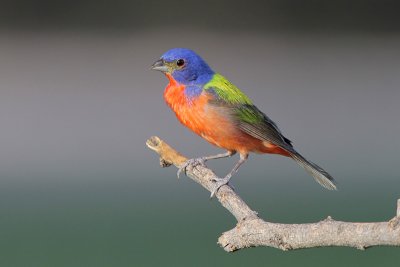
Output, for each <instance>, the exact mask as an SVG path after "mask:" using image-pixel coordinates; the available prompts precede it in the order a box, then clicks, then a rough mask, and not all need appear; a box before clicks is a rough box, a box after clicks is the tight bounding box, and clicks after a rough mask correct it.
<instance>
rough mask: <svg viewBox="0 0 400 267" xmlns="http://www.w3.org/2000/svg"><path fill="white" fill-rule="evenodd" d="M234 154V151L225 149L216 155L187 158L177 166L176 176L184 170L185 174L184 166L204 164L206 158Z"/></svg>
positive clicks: (225, 156) (217, 157)
mask: <svg viewBox="0 0 400 267" xmlns="http://www.w3.org/2000/svg"><path fill="white" fill-rule="evenodd" d="M235 154H236V152H235V151H227V152H225V153H220V154H217V155H212V156H205V157H200V158H194V159H189V160H187V161H186V162H185V163H183V164H182V166H180V167H179V169H178V173H177V175H178V178H179V176H180V175H181V173H182V171H184V172H185V174H186V168H187V167H188V166H189V165H192V166H197V165H204V163H205V162H206V161H207V160H210V159H221V158H227V157H230V156H233V155H235Z"/></svg>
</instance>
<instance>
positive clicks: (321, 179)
mask: <svg viewBox="0 0 400 267" xmlns="http://www.w3.org/2000/svg"><path fill="white" fill-rule="evenodd" d="M289 153H290V155H291V156H292V158H293V159H294V160H295V161H296V162H297V164H299V165H300V166H301V167H302V168H304V169H305V170H306V171H307V172H308V173H309V174H311V176H312V177H314V179H315V181H317V182H318V183H319V184H320V185H322V186H323V187H325V188H326V189H329V190H336V185H335V180H334V179H333V177H332V176H330V175H329V173H327V172H326V171H325V170H324V169H322V168H321V167H319V166H318V165H317V164H315V163H312V162H310V161H308V160H306V159H305V158H304V157H303V156H302V155H300V154H299V153H297V152H296V151H293V152H292V151H290V152H289Z"/></svg>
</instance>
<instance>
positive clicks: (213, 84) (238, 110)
mask: <svg viewBox="0 0 400 267" xmlns="http://www.w3.org/2000/svg"><path fill="white" fill-rule="evenodd" d="M204 90H205V92H207V93H209V94H212V96H213V100H211V101H210V104H212V105H215V106H217V107H220V108H221V109H223V111H224V112H225V113H227V114H228V115H229V117H230V119H232V120H233V122H234V123H235V124H236V125H237V126H238V127H239V128H240V129H241V130H242V131H243V132H245V133H247V134H249V135H251V136H253V137H255V138H258V139H260V140H263V141H268V142H271V143H273V144H275V145H278V146H280V147H282V148H284V149H287V150H291V147H292V145H291V141H290V140H289V139H287V138H286V137H284V136H283V135H282V133H281V131H280V130H279V128H278V126H277V125H276V124H275V123H274V122H273V121H272V120H271V119H270V118H269V117H268V116H267V115H265V114H264V113H263V112H261V111H260V110H259V109H258V108H257V107H256V106H255V105H253V103H252V101H251V100H250V99H249V98H248V97H247V96H246V95H245V94H244V93H243V92H242V91H240V89H239V88H237V87H236V86H235V85H233V84H232V83H230V82H229V81H228V80H227V79H226V78H224V77H223V76H222V75H220V74H215V75H214V77H213V79H211V81H210V82H208V83H207V84H206V85H205V86H204Z"/></svg>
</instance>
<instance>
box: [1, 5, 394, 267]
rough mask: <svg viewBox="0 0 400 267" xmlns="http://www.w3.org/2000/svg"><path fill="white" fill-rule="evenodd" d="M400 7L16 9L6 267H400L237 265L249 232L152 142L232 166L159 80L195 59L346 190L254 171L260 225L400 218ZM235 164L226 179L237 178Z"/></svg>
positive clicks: (265, 261)
mask: <svg viewBox="0 0 400 267" xmlns="http://www.w3.org/2000/svg"><path fill="white" fill-rule="evenodd" d="M395 2H396V1H372V0H371V1H259V2H258V1H244V2H243V3H233V2H231V1H218V2H214V1H202V2H193V3H191V2H188V1H164V2H157V1H122V0H120V1H89V0H86V1H76V2H74V1H43V0H42V1H2V8H1V9H0V15H1V16H0V17H1V19H0V126H1V131H0V132H1V134H0V266H6V267H19V266H41V267H43V266H57V267H63V266H74V267H78V266H85V267H86V266H96V267H99V266H245V265H253V266H293V265H298V266H397V265H398V262H399V261H400V252H399V249H398V248H388V247H384V248H372V249H369V250H366V251H358V250H355V249H351V248H320V249H309V250H301V251H292V252H281V251H279V250H276V249H272V248H253V249H247V250H243V251H239V252H237V253H233V254H227V253H225V252H224V251H223V250H222V249H221V248H219V247H218V245H217V244H216V241H217V238H218V236H219V235H220V234H221V233H222V232H223V231H226V230H229V229H231V228H232V227H234V225H235V222H234V218H233V217H232V216H231V215H230V214H229V213H228V212H227V211H226V210H224V209H223V208H222V207H220V205H219V204H218V203H217V202H216V201H215V200H211V201H210V200H209V199H208V196H209V193H208V192H206V191H205V190H203V189H202V188H201V187H199V186H198V185H197V184H195V183H193V182H192V181H190V180H189V179H187V178H186V177H183V178H182V179H180V180H177V179H176V169H174V168H168V169H161V168H159V166H158V158H157V156H156V155H155V154H154V153H153V152H151V151H149V150H148V149H147V148H146V147H145V141H146V139H147V138H148V137H150V136H152V135H158V136H160V137H162V138H163V139H165V140H166V141H167V142H168V143H170V144H171V145H173V146H174V147H175V148H177V149H178V150H179V151H181V152H182V153H184V154H185V155H187V156H191V157H194V156H201V155H207V154H213V153H216V152H219V150H218V149H216V148H214V147H212V146H211V145H209V144H208V143H206V142H205V141H203V140H202V139H200V138H199V137H197V136H195V135H194V134H192V133H191V132H189V130H187V129H185V128H184V127H183V126H181V125H180V124H179V123H178V121H177V120H176V118H175V117H174V115H173V113H172V112H171V111H170V110H169V109H168V107H167V106H166V105H165V103H164V101H163V98H162V93H163V90H164V87H165V85H166V83H167V80H166V79H165V77H163V76H162V75H161V74H160V73H157V72H152V71H150V70H149V66H150V65H151V64H152V63H153V62H154V61H155V60H156V59H158V58H159V56H160V55H161V54H162V53H163V52H165V51H166V50H168V49H170V48H172V47H190V48H192V49H194V50H196V51H197V52H198V53H199V54H201V55H202V56H203V57H204V58H205V59H206V60H207V61H208V62H209V64H210V65H211V66H212V67H213V68H214V69H215V70H217V71H218V72H221V73H222V74H223V75H225V76H227V77H228V78H229V79H230V80H231V81H232V82H233V83H235V84H236V85H237V86H239V87H240V88H242V89H243V91H245V92H246V93H247V94H248V95H249V96H250V97H251V98H252V99H253V100H254V102H255V103H256V104H257V106H258V107H259V108H260V109H261V110H263V111H264V112H265V113H267V114H268V115H269V116H270V117H271V118H272V119H273V120H274V121H276V122H277V123H278V125H279V126H280V128H281V130H282V131H283V133H284V134H285V135H286V136H287V137H288V138H290V139H291V140H293V142H294V144H295V146H296V148H298V150H299V151H300V152H302V153H303V154H304V155H305V156H306V157H308V158H309V159H311V160H313V161H315V162H317V163H319V164H320V165H322V166H323V167H324V168H325V169H327V170H328V171H329V172H330V173H331V174H332V175H333V176H334V177H335V178H336V179H337V181H338V187H339V191H337V192H330V191H327V190H324V189H323V188H321V187H320V186H319V185H318V184H316V183H315V182H314V181H313V179H312V178H311V177H309V176H308V174H307V173H306V172H304V171H303V170H302V169H301V168H299V167H298V166H297V165H296V164H295V163H294V162H292V161H290V160H288V159H285V158H282V157H278V156H265V155H264V156H260V155H252V156H251V158H250V161H249V162H248V163H246V165H244V166H243V167H242V168H241V170H240V172H239V174H238V175H237V176H235V177H234V179H233V180H232V183H233V184H234V186H235V188H236V190H237V192H238V193H239V194H240V195H241V196H242V197H243V198H244V199H245V200H246V201H247V202H248V204H249V205H250V206H251V207H253V208H254V209H255V210H257V211H259V213H260V215H261V216H262V217H263V218H265V219H267V220H270V221H274V222H285V223H305V222H314V221H318V220H321V219H323V218H325V217H326V216H328V215H331V216H333V218H335V219H338V220H346V221H383V220H388V219H390V218H392V217H393V216H394V212H395V209H396V200H397V198H399V196H400V194H399V192H400V191H399V188H400V180H399V174H398V166H399V164H400V160H399V156H398V155H399V151H400V142H399V139H398V137H399V135H400V122H399V115H400V109H399V101H400V89H399V84H400V76H399V73H400V52H399V47H400V35H399V28H400V27H399V26H400V25H399V22H400V19H399V16H398V10H399V9H398V6H397V5H396V4H395ZM235 160H237V158H235V159H224V160H220V161H214V162H210V163H209V166H210V167H212V168H213V169H214V170H215V171H216V172H217V173H218V174H219V175H221V176H222V175H224V174H225V173H226V172H227V171H228V170H229V169H230V168H231V167H232V165H233V164H234V161H235Z"/></svg>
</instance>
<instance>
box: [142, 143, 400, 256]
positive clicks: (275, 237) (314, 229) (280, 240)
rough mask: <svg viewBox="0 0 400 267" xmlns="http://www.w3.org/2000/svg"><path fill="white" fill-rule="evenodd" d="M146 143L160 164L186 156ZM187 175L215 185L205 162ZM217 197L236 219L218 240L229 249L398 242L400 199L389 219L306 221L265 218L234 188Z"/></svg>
mask: <svg viewBox="0 0 400 267" xmlns="http://www.w3.org/2000/svg"><path fill="white" fill-rule="evenodd" d="M146 145H147V146H148V147H149V148H150V149H152V150H154V151H155V152H157V153H158V154H159V155H160V164H161V166H162V167H168V166H170V165H175V166H176V167H179V166H180V165H182V164H183V163H184V162H185V161H186V160H187V158H185V157H184V156H182V155H181V154H179V153H178V152H177V151H176V150H174V149H173V148H171V147H170V146H169V145H168V144H166V143H165V142H164V141H162V140H161V139H160V138H158V137H154V136H153V137H151V138H150V139H149V140H147V142H146ZM187 175H188V176H189V177H190V178H191V179H192V180H193V181H195V182H197V183H198V184H200V185H201V186H203V187H204V188H205V189H207V190H208V191H210V192H211V190H212V189H213V188H214V182H213V178H214V177H216V175H215V174H214V172H213V171H211V170H210V169H208V168H207V167H205V166H201V165H197V166H193V165H189V166H188V168H187ZM216 197H217V199H218V201H219V202H220V203H221V204H222V206H224V207H225V208H226V209H227V210H229V212H231V213H232V215H233V216H234V217H235V218H236V220H237V221H238V223H237V225H236V227H235V228H233V229H232V230H229V231H227V232H225V233H223V234H222V236H221V237H220V238H219V239H218V243H219V244H220V245H221V246H222V247H223V248H224V249H225V250H226V251H228V252H232V251H236V250H239V249H242V248H247V247H256V246H268V247H275V248H279V249H282V250H292V249H300V248H312V247H325V246H348V247H355V248H358V249H365V248H368V247H371V246H400V227H399V225H400V200H398V202H397V213H396V216H395V217H394V218H393V219H391V220H390V221H389V222H372V223H359V222H357V223H356V222H342V221H336V220H333V219H332V218H331V217H328V218H326V219H325V220H323V221H320V222H316V223H307V224H281V223H271V222H265V221H264V220H262V219H260V218H259V217H258V216H257V212H255V211H253V210H252V209H251V208H250V207H249V206H248V205H247V204H246V203H245V202H244V201H243V200H242V199H241V198H240V196H239V195H237V194H236V193H235V192H234V191H233V189H232V188H231V187H230V186H228V185H225V186H222V187H221V188H220V189H219V190H218V192H217V194H216Z"/></svg>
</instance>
